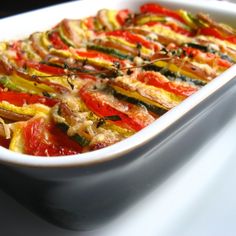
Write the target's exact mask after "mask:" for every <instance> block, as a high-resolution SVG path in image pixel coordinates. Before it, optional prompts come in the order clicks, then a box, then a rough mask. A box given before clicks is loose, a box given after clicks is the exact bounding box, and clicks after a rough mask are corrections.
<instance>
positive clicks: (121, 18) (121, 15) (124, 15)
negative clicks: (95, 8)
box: [116, 9, 131, 26]
mask: <svg viewBox="0 0 236 236" xmlns="http://www.w3.org/2000/svg"><path fill="white" fill-rule="evenodd" d="M130 15H131V11H130V10H128V9H124V10H120V11H118V13H117V15H116V19H117V21H118V22H119V23H120V25H121V26H122V25H124V24H125V22H126V20H127V19H128V18H129V16H130Z"/></svg>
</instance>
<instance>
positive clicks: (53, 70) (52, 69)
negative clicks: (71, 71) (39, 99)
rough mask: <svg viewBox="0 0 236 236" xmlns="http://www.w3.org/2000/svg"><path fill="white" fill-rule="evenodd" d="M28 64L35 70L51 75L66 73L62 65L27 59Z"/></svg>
mask: <svg viewBox="0 0 236 236" xmlns="http://www.w3.org/2000/svg"><path fill="white" fill-rule="evenodd" d="M26 64H27V66H28V67H31V68H34V69H35V70H38V71H41V72H44V73H47V74H50V75H64V74H65V70H64V69H63V68H60V67H56V66H50V65H47V64H43V63H38V62H31V61H27V63H26Z"/></svg>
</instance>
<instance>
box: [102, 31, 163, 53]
mask: <svg viewBox="0 0 236 236" xmlns="http://www.w3.org/2000/svg"><path fill="white" fill-rule="evenodd" d="M106 35H108V36H109V35H110V36H117V37H122V38H124V39H125V40H127V41H128V42H130V43H133V44H138V43H139V44H141V45H142V46H144V47H146V48H151V49H152V48H153V47H154V49H159V47H158V46H157V45H155V44H153V43H151V42H150V41H148V40H145V39H143V38H142V37H140V36H138V35H135V34H132V33H130V32H129V31H125V30H115V31H111V32H108V33H106Z"/></svg>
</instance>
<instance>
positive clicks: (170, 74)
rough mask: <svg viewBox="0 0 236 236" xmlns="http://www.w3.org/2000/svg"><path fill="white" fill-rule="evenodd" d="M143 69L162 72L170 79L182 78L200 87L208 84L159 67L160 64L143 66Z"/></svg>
mask: <svg viewBox="0 0 236 236" xmlns="http://www.w3.org/2000/svg"><path fill="white" fill-rule="evenodd" d="M143 69H144V70H146V71H156V72H160V73H161V74H163V75H164V76H166V78H167V79H169V80H170V81H174V80H181V81H183V82H187V83H190V84H194V85H196V86H199V87H202V86H204V85H206V84H207V83H206V82H204V81H202V80H197V79H192V78H189V77H187V76H185V75H177V74H176V73H174V72H172V71H170V70H168V69H167V68H163V67H159V66H156V65H153V64H149V65H145V66H143Z"/></svg>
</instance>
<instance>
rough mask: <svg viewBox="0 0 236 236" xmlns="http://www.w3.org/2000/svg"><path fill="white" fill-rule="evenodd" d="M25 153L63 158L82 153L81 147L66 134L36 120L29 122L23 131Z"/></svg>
mask: <svg viewBox="0 0 236 236" xmlns="http://www.w3.org/2000/svg"><path fill="white" fill-rule="evenodd" d="M23 137H24V145H25V153H26V154H30V155H36V156H62V155H73V154H77V153H81V151H82V148H81V146H80V145H79V144H78V143H76V142H75V141H73V140H71V139H70V138H69V137H68V136H67V135H66V134H65V133H63V132H62V131H61V130H60V129H58V128H57V127H55V126H54V125H53V124H50V123H48V122H46V121H45V120H44V119H43V118H36V119H33V120H30V121H29V122H27V125H26V126H25V127H24V130H23Z"/></svg>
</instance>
